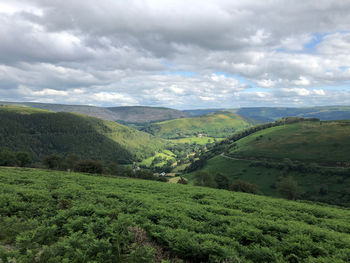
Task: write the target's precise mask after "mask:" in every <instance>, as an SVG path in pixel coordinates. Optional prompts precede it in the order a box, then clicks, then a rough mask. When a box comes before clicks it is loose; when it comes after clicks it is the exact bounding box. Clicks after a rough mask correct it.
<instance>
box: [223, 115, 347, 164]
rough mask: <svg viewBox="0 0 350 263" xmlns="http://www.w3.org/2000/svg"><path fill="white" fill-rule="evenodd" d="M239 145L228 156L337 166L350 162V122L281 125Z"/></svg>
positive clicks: (257, 133) (255, 135)
mask: <svg viewBox="0 0 350 263" xmlns="http://www.w3.org/2000/svg"><path fill="white" fill-rule="evenodd" d="M236 145H237V147H235V148H234V149H233V150H231V151H230V152H229V155H234V156H240V157H259V158H261V157H263V158H273V159H283V158H289V159H292V160H301V161H307V162H315V163H325V164H333V165H335V164H336V163H337V162H349V161H350V158H349V156H350V121H330V122H299V123H294V124H288V125H282V126H278V127H273V128H269V129H265V130H262V131H259V132H256V133H254V134H251V135H249V136H247V137H245V138H243V139H241V140H239V141H237V142H236Z"/></svg>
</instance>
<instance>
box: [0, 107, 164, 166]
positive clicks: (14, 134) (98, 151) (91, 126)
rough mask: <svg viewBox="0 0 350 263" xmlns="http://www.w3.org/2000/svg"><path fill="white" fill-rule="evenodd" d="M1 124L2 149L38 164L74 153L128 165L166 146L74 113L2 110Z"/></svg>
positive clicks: (7, 108)
mask: <svg viewBox="0 0 350 263" xmlns="http://www.w3.org/2000/svg"><path fill="white" fill-rule="evenodd" d="M0 123H1V126H0V149H8V150H12V151H27V152H29V153H30V154H31V155H32V157H33V158H34V159H35V160H39V159H41V158H42V157H44V156H45V155H49V154H53V153H58V154H61V155H67V154H73V153H74V154H78V155H80V156H82V157H83V158H92V159H99V160H104V161H110V160H111V161H116V162H120V163H126V162H131V161H133V160H139V159H143V158H146V157H149V156H151V155H153V154H154V152H156V151H160V150H162V149H164V148H165V146H166V142H165V141H163V140H161V139H158V138H155V137H153V136H152V135H150V134H147V133H144V132H140V131H138V130H135V129H132V128H129V127H126V126H124V125H121V124H118V123H116V122H111V121H106V120H102V119H98V118H93V117H88V116H86V115H81V114H74V113H65V112H59V113H53V112H50V111H47V110H41V109H33V108H29V107H19V106H1V107H0Z"/></svg>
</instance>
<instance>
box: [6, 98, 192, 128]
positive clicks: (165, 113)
mask: <svg viewBox="0 0 350 263" xmlns="http://www.w3.org/2000/svg"><path fill="white" fill-rule="evenodd" d="M1 104H2V105H17V106H26V107H33V108H37V109H45V110H50V111H53V112H75V113H81V114H85V115H88V116H90V117H96V118H100V119H104V120H109V121H118V122H122V123H148V122H154V121H163V120H170V119H177V118H183V117H188V116H189V114H187V113H185V112H182V111H179V110H175V109H170V108H163V107H144V106H129V107H110V108H104V107H95V106H88V105H66V104H50V103H35V102H0V105H1Z"/></svg>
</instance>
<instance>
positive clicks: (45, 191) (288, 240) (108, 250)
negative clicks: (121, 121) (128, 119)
mask: <svg viewBox="0 0 350 263" xmlns="http://www.w3.org/2000/svg"><path fill="white" fill-rule="evenodd" d="M0 204H1V205H0V259H1V260H2V262H23V263H26V262H106V263H108V262H161V260H168V261H165V262H179V261H178V260H179V259H183V260H184V261H185V262H248V263H249V262H250V263H252V262H269V263H273V262H339V263H340V262H349V261H350V225H349V221H348V220H349V218H350V211H349V210H348V209H342V208H338V207H330V206H327V205H317V204H312V203H303V202H291V201H286V200H283V199H275V198H269V197H264V196H256V195H250V194H244V193H234V192H228V191H225V190H216V189H210V188H202V187H193V186H188V185H178V184H166V183H160V182H151V181H143V180H135V179H126V178H108V177H98V176H93V175H84V174H77V173H64V172H53V171H42V170H34V169H13V168H12V169H11V168H0ZM163 262H164V261H163Z"/></svg>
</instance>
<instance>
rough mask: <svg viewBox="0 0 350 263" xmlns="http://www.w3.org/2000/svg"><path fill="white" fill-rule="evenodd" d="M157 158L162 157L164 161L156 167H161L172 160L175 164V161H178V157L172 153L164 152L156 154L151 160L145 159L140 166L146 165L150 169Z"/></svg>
mask: <svg viewBox="0 0 350 263" xmlns="http://www.w3.org/2000/svg"><path fill="white" fill-rule="evenodd" d="M157 157H161V158H163V159H164V161H163V162H159V163H157V164H156V165H155V166H159V167H161V166H163V165H165V164H166V161H167V160H172V161H173V162H175V160H176V156H175V155H174V154H173V153H172V152H171V151H169V150H164V151H162V152H160V153H156V154H155V155H153V156H151V157H149V158H146V159H143V160H142V162H140V163H139V165H144V166H147V167H150V166H151V164H152V162H153V160H154V159H155V158H157Z"/></svg>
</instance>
